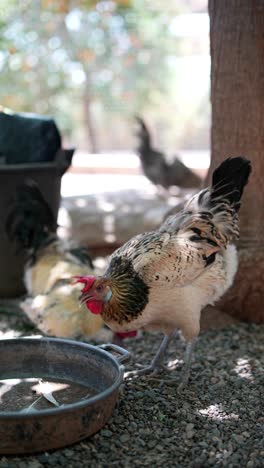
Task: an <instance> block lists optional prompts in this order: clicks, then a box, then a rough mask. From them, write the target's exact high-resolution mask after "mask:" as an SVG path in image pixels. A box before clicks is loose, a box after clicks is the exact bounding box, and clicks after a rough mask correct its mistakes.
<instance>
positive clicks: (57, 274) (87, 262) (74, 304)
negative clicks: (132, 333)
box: [7, 181, 103, 338]
mask: <svg viewBox="0 0 264 468" xmlns="http://www.w3.org/2000/svg"><path fill="white" fill-rule="evenodd" d="M56 229H57V223H56V220H55V218H54V216H53V214H52V211H51V209H50V207H49V206H48V204H47V202H46V201H45V200H44V198H43V196H42V194H41V192H40V190H39V188H38V187H37V185H36V184H35V183H34V182H33V181H29V182H27V183H25V184H23V185H22V186H20V187H18V189H17V193H16V194H15V200H14V205H13V206H12V208H11V209H10V214H9V217H8V220H7V232H8V234H9V236H10V238H11V239H12V240H16V242H17V243H18V245H20V247H22V249H23V250H24V251H25V252H26V254H27V263H26V265H25V274H24V282H25V286H26V289H27V293H28V297H27V299H26V300H25V301H23V302H22V303H21V304H20V305H21V307H22V309H23V310H24V312H25V313H26V315H27V316H28V317H29V319H30V320H31V321H32V322H33V323H34V324H35V325H36V326H37V327H38V329H39V330H40V331H41V332H42V333H45V334H47V335H52V336H59V337H67V338H75V337H77V336H80V335H81V336H85V337H90V336H92V335H94V334H95V333H96V332H97V331H98V330H99V329H100V328H101V327H102V325H103V320H102V317H100V316H95V315H92V314H91V313H90V312H89V311H88V309H87V308H85V307H83V310H81V309H80V307H79V305H78V297H79V295H80V288H79V287H78V285H76V286H73V285H72V277H73V276H74V275H82V274H86V273H87V270H88V271H89V272H90V273H91V274H92V273H95V270H94V268H93V264H92V261H91V259H90V257H89V255H88V252H87V249H86V248H84V247H79V246H77V247H76V246H74V245H72V242H65V241H62V240H61V239H59V238H58V237H57V235H56ZM96 273H97V274H98V273H99V271H96Z"/></svg>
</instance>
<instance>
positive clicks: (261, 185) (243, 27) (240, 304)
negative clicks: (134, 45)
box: [209, 0, 264, 322]
mask: <svg viewBox="0 0 264 468" xmlns="http://www.w3.org/2000/svg"><path fill="white" fill-rule="evenodd" d="M209 15H210V41H211V59H212V68H211V100H212V163H211V167H210V171H209V177H210V175H211V174H212V170H213V169H214V168H215V167H216V166H217V165H218V164H219V163H220V162H221V161H223V160H224V159H225V158H226V157H228V156H239V155H244V156H246V157H247V158H248V159H250V160H251V162H252V168H253V171H252V174H251V177H250V182H249V184H248V186H247V187H246V189H245V193H244V195H243V198H242V207H241V212H240V227H241V237H240V241H239V243H238V247H239V258H240V266H239V271H238V274H237V276H236V280H235V284H234V286H233V287H232V288H231V289H230V291H229V292H228V293H227V295H226V296H225V297H224V298H223V300H222V301H221V306H222V308H223V309H224V310H225V311H227V312H229V313H230V314H232V315H234V316H236V317H239V318H241V319H245V320H252V321H255V322H264V178H263V177H264V155H263V152H264V2H263V0H209Z"/></svg>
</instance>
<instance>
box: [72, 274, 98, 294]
mask: <svg viewBox="0 0 264 468" xmlns="http://www.w3.org/2000/svg"><path fill="white" fill-rule="evenodd" d="M72 279H75V280H76V281H74V283H73V284H77V283H83V284H84V287H83V289H82V293H84V292H87V291H89V289H90V288H91V287H92V285H93V284H94V282H95V280H96V276H73V277H72Z"/></svg>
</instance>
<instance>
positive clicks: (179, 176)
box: [136, 117, 202, 190]
mask: <svg viewBox="0 0 264 468" xmlns="http://www.w3.org/2000/svg"><path fill="white" fill-rule="evenodd" d="M136 121H137V122H138V126H139V128H138V131H137V132H136V133H137V137H138V147H137V153H138V155H139V157H140V161H141V165H142V169H143V172H144V174H145V176H146V177H147V178H148V179H149V180H150V181H151V182H152V183H153V184H155V185H157V186H161V187H163V188H164V189H167V190H168V189H169V188H170V187H173V186H177V187H179V188H184V189H188V188H197V187H200V185H201V183H202V179H201V178H200V177H199V176H198V175H197V174H195V173H194V172H193V171H192V170H191V169H189V168H188V167H186V166H185V164H183V162H182V161H180V160H179V159H178V158H177V157H175V158H174V160H173V161H172V162H170V161H168V160H167V158H166V156H165V155H164V154H163V153H161V152H160V151H158V150H156V149H155V148H153V146H152V142H151V136H150V132H149V130H148V128H147V126H146V124H145V122H144V120H143V119H142V118H141V117H136Z"/></svg>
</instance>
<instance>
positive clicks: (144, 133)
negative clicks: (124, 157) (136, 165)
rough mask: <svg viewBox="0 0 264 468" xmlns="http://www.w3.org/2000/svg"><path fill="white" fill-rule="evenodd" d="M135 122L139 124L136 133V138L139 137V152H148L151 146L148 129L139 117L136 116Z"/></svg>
mask: <svg viewBox="0 0 264 468" xmlns="http://www.w3.org/2000/svg"><path fill="white" fill-rule="evenodd" d="M136 120H137V122H138V124H139V130H138V132H137V136H138V137H139V151H150V149H151V148H152V144H151V137H150V133H149V130H148V127H147V126H146V124H145V122H144V120H143V119H142V118H141V117H138V116H136Z"/></svg>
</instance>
